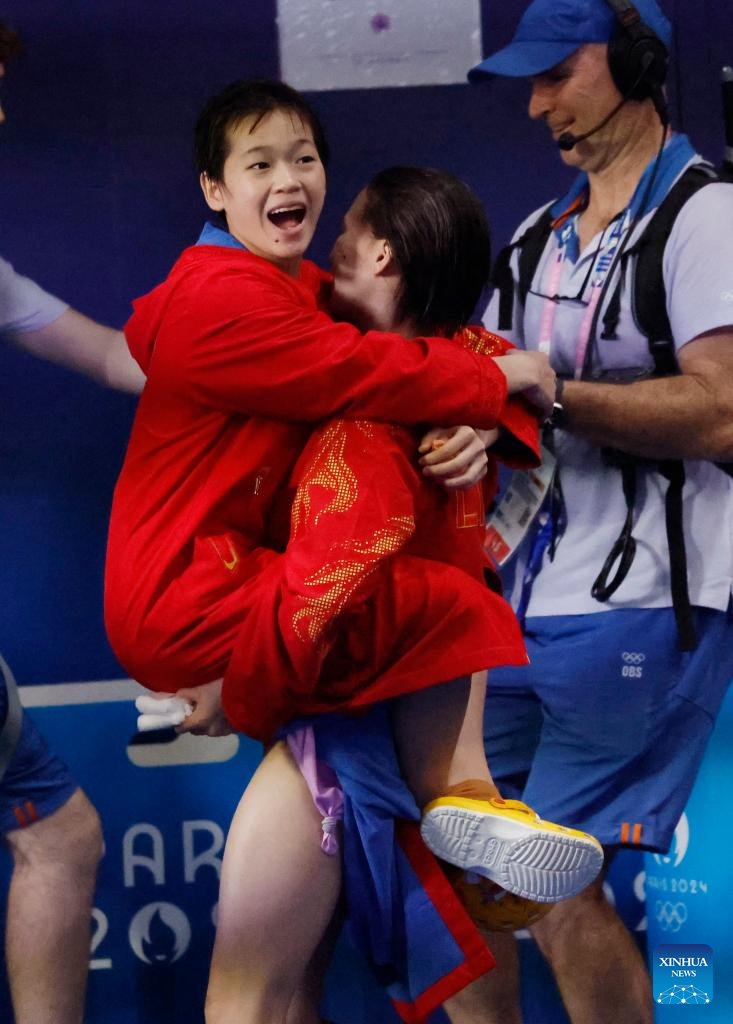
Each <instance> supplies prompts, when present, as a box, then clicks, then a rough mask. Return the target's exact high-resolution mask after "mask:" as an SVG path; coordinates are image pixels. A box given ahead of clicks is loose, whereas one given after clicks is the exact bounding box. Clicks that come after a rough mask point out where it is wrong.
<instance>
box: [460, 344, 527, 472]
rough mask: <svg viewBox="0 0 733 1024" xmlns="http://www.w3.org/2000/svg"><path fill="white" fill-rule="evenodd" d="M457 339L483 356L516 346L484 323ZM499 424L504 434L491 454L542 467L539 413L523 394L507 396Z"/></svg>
mask: <svg viewBox="0 0 733 1024" xmlns="http://www.w3.org/2000/svg"><path fill="white" fill-rule="evenodd" d="M453 340H454V342H457V343H458V344H459V345H460V346H461V347H462V348H464V349H469V350H470V351H472V352H477V353H479V354H481V355H491V356H501V355H504V354H505V353H507V352H508V351H509V350H510V349H513V348H514V347H515V346H514V345H512V343H511V342H510V341H507V340H506V338H502V337H501V336H500V335H498V334H493V333H492V332H491V331H487V330H486V328H485V327H480V326H470V327H464V328H463V330H461V331H459V332H458V333H457V334H456V336H455V338H454V339H453ZM499 426H500V427H502V436H501V437H500V438H499V440H498V441H497V442H496V444H495V445H493V446H492V448H490V449H489V451H490V452H491V454H492V455H493V456H494V457H495V458H497V459H500V460H501V461H502V462H503V463H505V464H506V465H507V466H511V467H512V468H514V469H531V468H532V467H533V466H539V464H540V462H541V461H542V458H541V456H540V437H539V423H538V420H537V413H536V411H535V410H534V409H533V408H532V406H531V405H530V404H529V403H528V402H526V401H525V400H524V398H522V397H521V395H513V396H510V397H509V398H508V399H507V401H506V404H505V406H504V408H503V410H502V412H501V416H500V418H499Z"/></svg>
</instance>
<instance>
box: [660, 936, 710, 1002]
mask: <svg viewBox="0 0 733 1024" xmlns="http://www.w3.org/2000/svg"><path fill="white" fill-rule="evenodd" d="M652 959H653V967H652V986H653V989H654V1001H655V1002H656V1003H664V1004H666V1005H668V1006H705V1005H707V1004H708V1003H712V1001H713V951H712V949H711V948H710V946H700V945H691V944H687V943H685V944H680V945H666V946H657V947H656V949H655V950H654V953H653V955H652Z"/></svg>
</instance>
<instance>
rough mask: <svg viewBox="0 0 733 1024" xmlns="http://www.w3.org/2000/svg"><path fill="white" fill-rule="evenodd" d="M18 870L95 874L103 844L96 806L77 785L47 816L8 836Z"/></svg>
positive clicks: (83, 876) (82, 875)
mask: <svg viewBox="0 0 733 1024" xmlns="http://www.w3.org/2000/svg"><path fill="white" fill-rule="evenodd" d="M7 839H8V845H9V847H10V851H11V853H12V855H13V860H14V864H15V868H16V870H19V871H24V870H28V871H40V870H48V871H51V872H53V873H54V874H64V875H70V876H71V877H73V878H74V879H75V880H76V881H77V882H82V881H84V880H86V879H90V878H94V877H95V875H96V872H97V867H98V865H99V861H100V859H101V857H102V852H103V848H104V843H103V837H102V826H101V823H100V820H99V815H98V814H97V811H96V809H95V808H94V806H93V805H92V804H91V803H90V801H89V799H88V798H87V797H86V796H85V794H84V793H83V792H82V791H81V790H80V789H77V790H76V791H75V792H74V793H72V795H71V796H70V797H69V799H68V800H67V801H66V803H64V804H62V805H61V807H59V808H58V809H57V810H56V811H54V812H53V814H51V815H49V817H48V818H43V819H41V821H38V822H35V823H34V824H33V825H29V826H28V827H27V828H25V829H19V830H17V831H16V832H12V833H10V834H9V835H8V836H7Z"/></svg>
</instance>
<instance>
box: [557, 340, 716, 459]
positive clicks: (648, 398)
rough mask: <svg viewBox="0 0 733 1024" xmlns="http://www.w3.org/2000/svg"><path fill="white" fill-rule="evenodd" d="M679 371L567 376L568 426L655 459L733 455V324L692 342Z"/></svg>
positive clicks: (590, 437) (565, 403)
mask: <svg viewBox="0 0 733 1024" xmlns="http://www.w3.org/2000/svg"><path fill="white" fill-rule="evenodd" d="M678 361H679V366H680V370H681V373H680V374H679V375H678V376H674V377H660V378H654V379H650V380H643V381H637V382H636V383H632V384H605V383H594V382H591V381H567V382H566V383H565V387H564V390H563V397H562V404H563V412H564V419H565V422H566V425H567V429H568V430H569V431H571V432H572V433H573V434H577V435H579V436H582V437H585V438H587V439H588V440H589V441H592V442H593V443H594V444H597V445H599V446H603V447H610V448H618V449H620V450H621V451H625V452H629V453H630V454H632V455H640V456H645V457H648V458H657V459H711V460H714V461H722V462H728V461H733V326H728V327H724V328H720V329H718V330H715V331H711V332H709V333H707V334H703V335H700V336H699V337H697V338H695V339H693V340H692V341H690V342H688V344H686V345H685V346H684V347H683V348H681V349H680V351H679V352H678Z"/></svg>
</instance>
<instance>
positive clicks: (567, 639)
mask: <svg viewBox="0 0 733 1024" xmlns="http://www.w3.org/2000/svg"><path fill="white" fill-rule="evenodd" d="M670 38H671V29H670V24H669V22H668V21H667V18H666V17H665V16H664V14H663V12H662V11H661V9H660V8H659V6H658V4H657V3H656V2H655V0H637V3H636V4H635V5H632V4H630V3H627V2H626V0H615V2H612V0H534V2H533V3H531V4H530V5H529V7H528V8H527V10H526V12H525V14H524V16H523V17H522V20H521V22H520V24H519V27H518V29H517V31H516V34H515V36H514V38H513V40H512V41H511V43H510V44H509V45H508V46H507V47H505V48H504V49H502V50H500V51H499V52H498V53H495V54H494V55H493V56H490V57H489V58H488V59H487V60H485V61H483V63H482V64H480V65H479V66H478V67H477V68H474V69H473V71H472V72H471V74H470V77H471V78H472V79H474V78H483V77H485V76H490V75H509V76H516V77H526V78H529V79H530V82H531V86H532V93H531V99H530V103H529V115H530V117H532V118H534V119H540V120H542V121H544V122H545V124H546V125H547V128H548V130H549V131H550V132H551V133H552V135H553V138H554V139H555V140H556V142H557V143H558V147H559V150H560V156H561V159H562V160H563V161H564V162H565V163H566V164H568V165H570V166H573V167H575V168H577V169H578V171H579V172H580V173H579V174H578V176H577V177H576V179H575V181H574V182H573V184H572V186H571V187H570V189H569V191H568V193H567V194H566V195H565V196H564V197H562V198H561V199H559V200H556V201H553V202H552V203H549V204H548V205H547V206H546V207H544V208H542V209H540V210H537V211H535V212H534V213H533V214H532V215H531V216H530V217H528V218H527V220H525V222H524V223H523V224H522V225H521V226H520V227H519V229H518V230H517V232H516V234H515V236H514V239H513V247H512V248H511V249H510V250H509V252H508V256H507V258H506V259H505V261H504V280H503V287H502V288H500V289H497V291H496V292H495V293H494V296H493V298H492V301H491V304H490V306H489V309H488V311H487V314H486V319H485V322H486V324H487V326H488V327H489V328H490V329H492V330H498V332H499V333H501V334H504V335H506V336H507V337H509V338H510V339H511V340H512V341H513V342H514V343H515V344H517V345H519V346H522V347H525V348H527V349H535V350H537V349H539V350H540V351H544V352H546V353H547V354H548V355H549V356H550V358H551V362H552V365H553V368H554V369H555V371H556V372H557V374H558V376H561V377H562V379H563V382H562V384H561V386H560V388H559V389H558V395H557V402H556V410H555V415H554V417H553V421H554V422H553V427H552V430H551V433H550V434H549V436H548V447H549V448H551V449H552V451H553V452H554V459H555V460H556V464H557V471H556V475H555V478H554V483H553V485H552V487H551V488H550V492H549V495H548V498H547V501H546V503H545V506H544V508H543V509H542V510H541V511H540V513H539V515H538V516H537V518H536V520H535V523H534V525H533V528H532V529H531V530H530V534H529V536H528V537H527V538H526V540H525V541H524V542H523V543H522V545H521V547H520V550H519V552H518V560H517V572H516V581H517V582H516V584H515V593H514V603H515V606H516V607H517V608H518V611H519V613H520V616H522V617H524V619H525V624H526V626H525V628H526V639H527V647H528V651H529V654H530V657H531V661H532V664H531V665H530V666H529V667H528V668H526V669H525V668H520V669H502V670H497V671H494V672H493V673H492V676H491V685H490V687H489V699H488V706H487V718H486V723H487V750H488V755H489V761H490V764H491V766H492V771H493V773H494V776H495V778H496V780H497V783H498V784H499V786H500V787H502V793H503V795H504V796H507V797H515V796H516V797H521V798H522V799H523V800H527V801H528V802H529V804H530V805H531V806H533V807H536V808H538V809H539V811H540V812H541V813H542V814H544V815H546V816H549V817H550V818H551V819H553V820H556V821H564V822H567V823H568V824H570V825H572V826H573V827H574V828H580V829H584V830H586V831H588V832H591V833H592V834H593V835H596V836H597V837H598V838H599V840H600V841H601V842H602V843H603V845H604V847H605V848H606V850H607V852H608V855H609V857H610V856H611V855H612V854H613V852H614V851H615V850H617V849H618V848H619V847H621V846H630V845H633V846H636V847H637V848H644V849H649V850H658V851H666V850H667V849H668V847H669V845H670V842H671V839H672V836H673V833H674V829H675V826H676V824H677V822H678V820H679V818H680V815H681V814H682V812H683V808H684V805H685V802H686V799H687V797H688V795H689V792H690V789H691V787H692V783H693V781H694V778H695V775H696V772H697V769H698V766H699V763H700V760H701V758H702V754H703V751H704V749H705V745H706V742H707V739H708V736H709V733H710V730H711V728H712V723H713V721H714V717H715V714H716V712H717V710H718V707H719V705H720V701H721V699H722V696H723V694H724V692H725V689H726V686H727V684H728V681H729V679H730V678H731V676H733V621H732V620H731V615H730V609H729V601H730V593H731V584H732V583H733V542H732V539H731V538H732V537H733V532H732V530H731V527H732V526H733V496H732V490H733V489H732V487H731V479H730V477H729V476H728V475H726V473H724V472H723V471H722V470H721V469H720V468H718V467H717V466H716V465H715V462H716V461H720V460H722V461H726V460H728V461H729V460H731V459H733V232H731V230H730V225H731V224H733V188H731V187H730V186H729V185H725V184H722V183H719V182H717V181H712V182H711V181H710V179H709V175H708V174H707V172H705V171H704V170H701V169H700V166H699V165H700V164H701V158H700V157H699V156H698V155H697V154H696V153H695V151H694V150H693V148H692V146H691V145H690V143H689V142H688V140H687V139H686V138H685V137H684V136H683V135H679V134H675V133H672V132H671V131H670V130H669V128H668V125H667V113H666V104H665V98H664V78H665V72H666V57H667V52H666V51H667V47H668V45H669V42H670ZM691 169H693V170H691ZM680 181H683V183H684V188H685V189H687V188H688V183H691V184H690V185H689V190H688V191H687V192H685V193H684V195H683V192H682V191H681V190H682V188H683V186H682V185H680V186H677V185H676V183H677V182H680ZM667 197H669V199H667ZM665 200H667V201H666V205H665V206H664V209H662V207H663V204H665ZM673 200H674V204H676V206H677V209H676V212H673V213H671V214H670V212H669V211H670V210H672V206H673ZM657 211H659V218H660V219H659V220H658V221H657V227H656V229H655V231H654V232H652V229H650V228H649V225H650V223H651V220H652V217H653V215H654V214H655V212H657ZM663 216H664V218H666V219H665V220H664V224H665V227H664V229H663V230H662V229H660V226H659V225H660V224H662V223H663V221H662V217H663ZM652 234H655V236H656V241H655V246H656V248H655V247H654V246H652V245H651V242H650V241H649V239H650V238H651V237H652ZM660 235H661V237H660ZM643 238H646V242H645V243H644V245H645V246H646V252H647V256H646V257H645V256H644V250H643V249H642V248H640V246H641V244H642V243H640V240H641V239H643ZM637 243H639V245H637ZM649 253H651V257H650V256H649V255H648V254H649ZM642 263H645V270H644V274H643V282H644V283H643V284H642V287H641V288H640V287H639V280H640V277H642ZM499 272H500V273H499V276H500V277H501V262H500V266H499ZM655 275H656V276H655ZM499 283H501V282H500V281H497V284H499ZM651 294H655V295H656V294H661V297H662V298H661V303H657V306H658V307H659V306H661V311H660V309H659V308H657V309H656V310H655V313H654V316H652V317H651V321H652V322H651V323H650V322H649V321H650V318H649V316H648V315H647V312H648V311H644V310H643V308H642V307H644V305H645V303H647V304H648V299H649V295H651ZM642 312H644V316H643V317H642ZM665 318H666V319H668V323H665V322H664V321H665ZM650 338H651V341H652V342H653V343H654V344H652V345H650ZM548 458H549V456H548ZM522 511H524V510H522ZM532 933H533V937H534V938H535V940H536V941H537V943H538V945H539V947H540V949H541V951H542V953H543V954H544V955H545V957H546V958H547V960H548V962H549V963H550V965H551V967H552V968H553V971H554V973H555V976H556V978H557V981H558V985H559V988H560V991H561V993H562V997H563V1000H564V1002H565V1005H566V1008H567V1010H568V1014H569V1016H570V1019H571V1020H572V1021H573V1022H575V1024H580V1022H581V1021H582V1022H587V1021H593V1022H594V1024H606V1022H608V1024H616V1022H618V1021H624V1022H625V1024H642V1022H644V1024H647V1022H651V1020H652V1016H653V1009H652V1007H653V1004H652V999H651V992H650V986H649V979H648V975H647V972H646V969H645V966H644V963H643V960H642V958H641V956H640V955H639V953H638V951H637V947H636V945H635V943H634V941H633V939H632V937H631V936H630V934H629V933H628V931H627V930H626V928H625V926H624V925H623V924H622V922H621V920H620V919H619V917H618V916H617V915H616V913H615V911H614V910H613V909H612V907H611V906H610V905H609V903H608V902H607V901H606V899H605V898H604V895H603V890H602V882H601V881H599V882H598V883H597V884H594V885H593V886H591V888H590V889H588V890H586V892H585V893H584V894H582V895H581V896H579V897H576V898H574V899H572V900H569V901H567V902H565V903H561V904H558V905H557V907H555V908H554V909H553V910H552V912H551V913H550V914H549V915H548V916H547V917H545V918H544V919H543V920H541V921H539V922H538V923H537V924H536V925H534V926H533V928H532ZM509 938H510V937H507V936H503V935H502V936H492V938H491V943H490V944H491V948H492V950H493V951H494V952H495V955H496V958H497V961H498V962H499V965H500V967H499V970H497V971H496V972H494V976H493V977H492V978H490V979H489V981H490V986H489V982H487V988H490V994H489V996H488V997H487V1001H486V1003H485V1004H484V1008H483V1009H482V1012H481V1015H480V1017H479V1018H478V1019H480V1020H481V1021H482V1024H484V1022H485V1024H488V1022H492V1024H493V1022H495V1021H496V1022H499V1021H501V1024H520V1022H521V1011H520V1009H519V1001H518V991H517V970H516V949H515V947H514V945H513V943H510V942H509ZM610 994H612V998H609V995H610Z"/></svg>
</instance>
